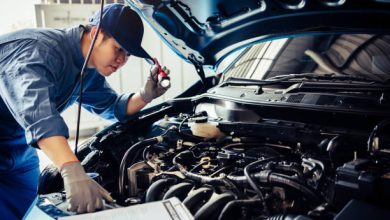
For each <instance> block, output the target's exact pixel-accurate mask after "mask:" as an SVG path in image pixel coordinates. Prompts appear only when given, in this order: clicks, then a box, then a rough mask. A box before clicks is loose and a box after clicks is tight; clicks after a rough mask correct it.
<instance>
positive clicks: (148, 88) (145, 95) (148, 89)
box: [140, 65, 170, 103]
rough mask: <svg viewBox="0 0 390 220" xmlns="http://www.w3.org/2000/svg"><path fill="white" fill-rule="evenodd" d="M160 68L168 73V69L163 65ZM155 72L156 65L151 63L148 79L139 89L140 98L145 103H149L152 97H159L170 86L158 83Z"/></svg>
mask: <svg viewBox="0 0 390 220" xmlns="http://www.w3.org/2000/svg"><path fill="white" fill-rule="evenodd" d="M162 69H163V70H164V71H165V72H166V73H167V74H169V69H167V68H166V67H165V66H164V67H163V68H162ZM157 74H158V66H157V65H153V67H152V69H151V70H150V76H149V77H148V80H147V81H146V83H145V86H144V88H142V89H141V91H140V95H141V98H142V99H143V100H144V101H145V102H146V103H149V102H151V101H152V100H153V99H155V98H157V97H160V96H161V95H162V94H164V93H165V92H166V91H167V90H168V89H169V88H170V85H169V86H168V87H162V86H161V85H160V84H159V83H158V76H157Z"/></svg>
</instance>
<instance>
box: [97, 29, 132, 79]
mask: <svg viewBox="0 0 390 220" xmlns="http://www.w3.org/2000/svg"><path fill="white" fill-rule="evenodd" d="M103 38H104V34H103V33H102V32H100V33H99V35H98V39H96V43H95V46H94V49H93V52H92V55H91V61H92V62H91V64H92V66H94V67H95V68H96V70H97V71H98V72H99V73H100V74H102V75H103V76H109V75H111V74H112V73H113V72H116V71H117V70H118V69H119V68H121V67H122V66H123V65H124V64H125V63H126V62H127V59H128V56H127V52H126V51H125V50H124V49H123V48H122V47H121V46H120V45H119V44H118V42H116V41H115V40H114V38H112V37H109V38H106V39H103Z"/></svg>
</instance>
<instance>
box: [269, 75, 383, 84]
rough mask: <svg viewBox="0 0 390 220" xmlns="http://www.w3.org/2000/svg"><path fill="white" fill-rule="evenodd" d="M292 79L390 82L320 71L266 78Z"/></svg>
mask: <svg viewBox="0 0 390 220" xmlns="http://www.w3.org/2000/svg"><path fill="white" fill-rule="evenodd" d="M291 79H308V80H326V81H355V82H368V83H371V84H374V83H380V84H388V83H389V82H387V81H384V82H382V81H379V80H374V79H367V78H363V77H356V76H348V75H336V74H334V73H328V74H318V73H301V74H286V75H279V76H274V77H271V78H268V79H266V80H265V81H270V82H276V81H278V82H281V81H288V80H291Z"/></svg>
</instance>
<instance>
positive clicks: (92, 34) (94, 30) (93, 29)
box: [89, 26, 98, 39]
mask: <svg viewBox="0 0 390 220" xmlns="http://www.w3.org/2000/svg"><path fill="white" fill-rule="evenodd" d="M97 30H98V28H97V26H92V28H91V31H90V32H89V37H90V38H91V39H93V36H95V33H96V31H97Z"/></svg>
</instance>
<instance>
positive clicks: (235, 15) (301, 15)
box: [126, 0, 390, 67]
mask: <svg viewBox="0 0 390 220" xmlns="http://www.w3.org/2000/svg"><path fill="white" fill-rule="evenodd" d="M126 2H127V3H128V4H129V5H130V6H131V7H132V8H133V9H135V10H136V11H137V12H139V13H140V14H141V16H142V17H143V18H144V19H145V20H146V21H147V22H148V23H149V24H150V25H151V26H152V28H153V29H154V30H155V31H156V32H157V33H158V34H159V35H160V36H161V38H162V39H163V40H164V41H165V43H166V44H167V45H168V46H169V47H171V48H172V50H173V51H175V52H176V53H177V54H178V55H179V56H180V57H182V58H183V59H185V60H186V61H187V62H191V63H193V64H195V65H196V66H211V67H216V66H217V65H218V63H219V62H220V61H222V59H223V58H224V57H225V56H227V55H228V54H229V53H231V52H233V51H235V50H237V49H240V48H242V47H245V46H248V45H250V44H253V43H255V42H259V41H264V40H268V39H274V38H278V37H282V36H286V35H289V36H291V35H299V34H310V33H313V34H315V33H321V32H329V31H331V32H349V33H359V32H362V31H364V32H373V33H375V32H380V33H383V32H384V31H385V32H386V31H388V30H390V22H387V21H389V20H390V0H311V1H306V0H240V1H237V0H201V1H199V0H197V1H193V0H126Z"/></svg>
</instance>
